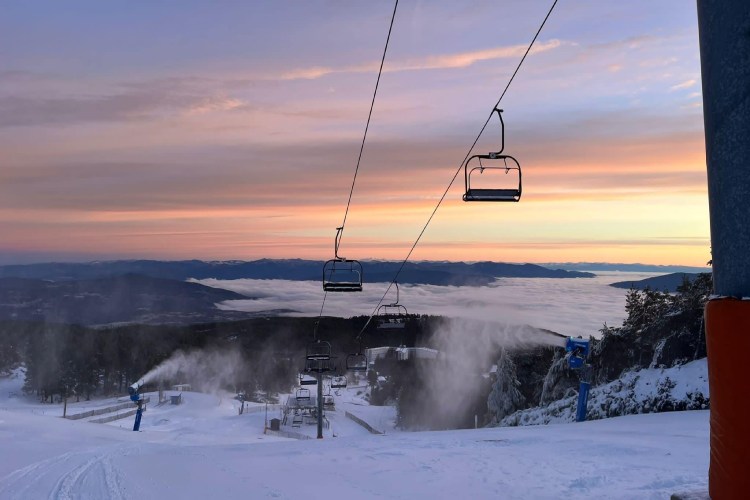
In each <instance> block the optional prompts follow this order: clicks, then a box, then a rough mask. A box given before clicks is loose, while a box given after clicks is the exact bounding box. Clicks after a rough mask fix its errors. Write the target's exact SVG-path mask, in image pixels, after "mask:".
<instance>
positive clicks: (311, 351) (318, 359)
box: [305, 340, 335, 439]
mask: <svg viewBox="0 0 750 500" xmlns="http://www.w3.org/2000/svg"><path fill="white" fill-rule="evenodd" d="M334 369H335V360H334V359H333V358H332V357H331V344H329V343H328V342H324V341H321V340H316V341H314V342H313V343H311V344H308V346H307V354H306V356H305V372H307V373H314V374H315V377H316V379H317V381H318V400H317V413H318V415H317V417H318V439H323V374H324V373H327V372H332V371H334Z"/></svg>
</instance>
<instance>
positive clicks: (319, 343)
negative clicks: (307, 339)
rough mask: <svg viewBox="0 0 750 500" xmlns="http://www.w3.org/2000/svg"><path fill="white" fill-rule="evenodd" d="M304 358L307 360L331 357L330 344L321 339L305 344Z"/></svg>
mask: <svg viewBox="0 0 750 500" xmlns="http://www.w3.org/2000/svg"><path fill="white" fill-rule="evenodd" d="M305 358H306V359H307V360H326V359H331V344H330V343H329V342H325V341H323V340H316V341H314V342H312V343H310V344H307V350H306V354H305Z"/></svg>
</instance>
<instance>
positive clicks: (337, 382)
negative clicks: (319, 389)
mask: <svg viewBox="0 0 750 500" xmlns="http://www.w3.org/2000/svg"><path fill="white" fill-rule="evenodd" d="M345 388H346V377H333V378H331V389H345Z"/></svg>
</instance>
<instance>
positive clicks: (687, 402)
mask: <svg viewBox="0 0 750 500" xmlns="http://www.w3.org/2000/svg"><path fill="white" fill-rule="evenodd" d="M708 397H709V389H708V364H707V360H706V358H702V359H697V360H695V361H691V362H690V363H686V364H684V365H679V366H674V367H672V368H649V369H643V370H637V371H630V372H626V373H624V374H623V375H622V376H621V377H620V378H619V379H617V380H615V381H613V382H610V383H608V384H604V385H600V386H596V387H592V388H591V392H590V393H589V399H588V418H589V419H590V420H594V419H599V418H607V417H608V416H610V415H630V414H638V413H651V412H655V411H663V409H664V408H668V409H673V408H679V409H691V410H697V409H706V408H707V407H708V402H707V400H708ZM577 401H578V395H577V394H576V395H575V396H571V397H568V398H564V399H560V400H557V401H553V402H552V403H550V404H549V405H547V406H545V407H537V408H529V409H527V410H520V411H517V412H515V413H513V414H512V415H508V416H507V417H505V418H504V419H503V420H502V421H501V422H500V425H502V426H507V425H541V424H550V423H564V422H573V421H574V420H575V415H576V406H577Z"/></svg>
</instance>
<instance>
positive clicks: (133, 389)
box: [128, 379, 146, 432]
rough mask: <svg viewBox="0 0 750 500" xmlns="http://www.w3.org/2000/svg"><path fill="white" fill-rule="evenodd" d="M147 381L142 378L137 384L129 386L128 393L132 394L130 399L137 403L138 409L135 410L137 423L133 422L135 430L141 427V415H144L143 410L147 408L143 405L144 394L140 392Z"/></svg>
mask: <svg viewBox="0 0 750 500" xmlns="http://www.w3.org/2000/svg"><path fill="white" fill-rule="evenodd" d="M145 383H146V381H145V380H143V379H141V380H139V381H138V382H136V383H135V384H133V385H131V386H130V387H128V393H129V394H130V400H131V401H132V402H133V403H135V405H136V407H137V408H136V410H135V423H134V424H133V431H135V432H137V431H139V430H140V428H141V417H142V416H143V412H144V410H145V408H144V407H143V403H144V400H143V395H142V394H140V392H139V391H140V390H141V388H142V387H143V386H144V384H145Z"/></svg>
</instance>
